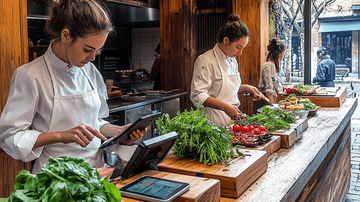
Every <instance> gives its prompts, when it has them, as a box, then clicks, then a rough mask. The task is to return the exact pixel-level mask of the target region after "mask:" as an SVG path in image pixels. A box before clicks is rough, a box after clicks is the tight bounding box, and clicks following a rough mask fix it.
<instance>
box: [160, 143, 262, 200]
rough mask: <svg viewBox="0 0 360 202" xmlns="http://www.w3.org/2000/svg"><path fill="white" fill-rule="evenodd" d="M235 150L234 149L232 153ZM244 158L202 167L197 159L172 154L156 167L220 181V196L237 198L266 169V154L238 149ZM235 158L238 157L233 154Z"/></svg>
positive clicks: (161, 169) (202, 164)
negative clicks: (226, 163) (227, 163)
mask: <svg viewBox="0 0 360 202" xmlns="http://www.w3.org/2000/svg"><path fill="white" fill-rule="evenodd" d="M235 150H236V148H234V151H235ZM239 150H240V152H242V153H243V154H245V157H237V158H235V159H233V160H232V161H231V163H230V164H229V165H225V163H222V164H214V165H204V163H200V162H199V161H198V160H197V159H192V158H186V157H180V156H177V155H174V154H170V155H172V156H171V158H167V159H165V160H164V161H163V162H161V163H160V164H159V165H158V168H159V170H160V171H166V172H170V173H178V174H184V175H191V176H200V177H206V178H211V179H218V180H220V193H221V196H225V197H230V198H237V197H239V196H240V195H241V194H242V193H243V192H244V191H245V190H246V189H247V188H248V187H249V186H250V185H251V184H252V183H254V182H255V181H256V180H257V179H258V178H259V177H260V176H261V175H262V174H263V173H264V172H265V171H266V170H267V167H268V163H267V152H265V151H257V150H248V149H239ZM235 156H238V155H237V154H235Z"/></svg>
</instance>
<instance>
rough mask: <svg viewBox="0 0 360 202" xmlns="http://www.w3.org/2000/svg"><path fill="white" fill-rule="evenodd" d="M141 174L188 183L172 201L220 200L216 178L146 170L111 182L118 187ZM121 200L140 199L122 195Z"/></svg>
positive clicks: (126, 201) (129, 201)
mask: <svg viewBox="0 0 360 202" xmlns="http://www.w3.org/2000/svg"><path fill="white" fill-rule="evenodd" d="M143 175H148V176H153V177H158V178H163V179H168V180H175V181H179V182H187V183H190V189H189V190H188V191H187V192H185V193H183V194H182V195H180V196H179V197H177V198H175V199H174V200H173V202H177V201H178V202H180V201H189V202H190V201H220V181H219V180H216V179H209V178H202V177H195V176H188V175H181V174H175V173H168V172H160V171H155V170H148V171H145V172H143V173H141V174H138V175H136V176H133V177H131V178H129V179H127V180H125V181H121V180H118V181H115V182H113V183H115V185H116V187H117V188H119V189H120V188H121V187H123V186H125V185H127V184H129V183H131V182H133V181H134V180H136V179H137V178H139V177H141V176H143ZM121 201H123V202H132V201H140V200H137V199H132V198H128V197H124V196H122V197H121Z"/></svg>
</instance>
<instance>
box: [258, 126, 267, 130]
mask: <svg viewBox="0 0 360 202" xmlns="http://www.w3.org/2000/svg"><path fill="white" fill-rule="evenodd" d="M257 128H258V129H260V130H261V131H267V130H266V128H265V127H264V126H262V125H259V126H257Z"/></svg>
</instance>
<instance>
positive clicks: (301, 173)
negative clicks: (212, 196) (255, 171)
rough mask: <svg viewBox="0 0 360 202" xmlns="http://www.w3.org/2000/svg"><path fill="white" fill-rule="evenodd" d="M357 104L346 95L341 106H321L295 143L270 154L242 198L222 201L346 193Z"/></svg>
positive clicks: (280, 198) (293, 198)
mask: <svg viewBox="0 0 360 202" xmlns="http://www.w3.org/2000/svg"><path fill="white" fill-rule="evenodd" d="M357 105H358V100H357V98H347V99H346V101H345V102H344V103H343V104H342V105H341V107H321V108H319V110H318V112H317V114H316V115H315V116H313V117H311V118H309V120H308V129H307V130H305V131H304V133H303V137H302V138H301V139H300V140H299V141H298V142H296V143H295V144H294V146H292V147H291V148H289V149H285V148H281V149H279V150H278V151H276V152H275V153H273V154H272V155H270V156H269V157H268V169H267V171H266V172H265V173H264V174H263V175H262V176H261V177H260V178H259V179H258V180H257V181H255V182H254V183H253V184H252V185H251V186H250V187H249V188H248V189H247V190H246V191H245V192H244V193H243V194H242V195H241V196H240V197H239V198H237V199H230V198H222V199H221V201H297V200H299V197H304V198H306V199H309V198H307V197H309V196H304V195H310V198H311V197H315V198H317V197H318V198H317V199H319V198H326V197H329V198H332V197H340V196H336V195H340V192H341V194H343V193H344V192H345V194H346V193H347V188H348V183H349V180H350V166H351V164H350V140H351V135H350V133H351V131H350V130H351V116H352V115H353V113H354V111H355V109H356V107H357ZM343 165H346V166H344V167H342V166H343ZM337 169H338V170H337ZM334 170H335V171H334ZM332 179H336V181H334V180H332ZM337 179H338V180H337ZM334 182H336V183H334ZM324 187H325V190H326V191H324V189H323V188H324ZM334 187H335V188H334ZM314 192H315V193H314ZM329 198H327V199H329ZM302 200H303V201H306V200H305V199H301V200H300V201H302ZM329 200H330V199H329ZM330 201H331V200H330Z"/></svg>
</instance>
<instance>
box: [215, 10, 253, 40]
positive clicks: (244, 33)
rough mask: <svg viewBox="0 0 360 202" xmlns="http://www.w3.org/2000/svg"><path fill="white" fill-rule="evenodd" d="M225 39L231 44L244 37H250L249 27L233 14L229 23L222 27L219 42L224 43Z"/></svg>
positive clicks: (229, 18)
mask: <svg viewBox="0 0 360 202" xmlns="http://www.w3.org/2000/svg"><path fill="white" fill-rule="evenodd" d="M225 37H227V38H229V40H230V42H234V41H238V40H239V39H241V38H243V37H250V31H249V29H248V27H247V26H246V25H245V24H244V23H243V22H241V21H240V17H239V16H238V15H237V14H231V15H230V16H229V17H228V21H227V22H226V23H225V24H224V25H223V26H221V28H220V30H219V33H218V42H219V43H221V42H223V40H224V38H225Z"/></svg>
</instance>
